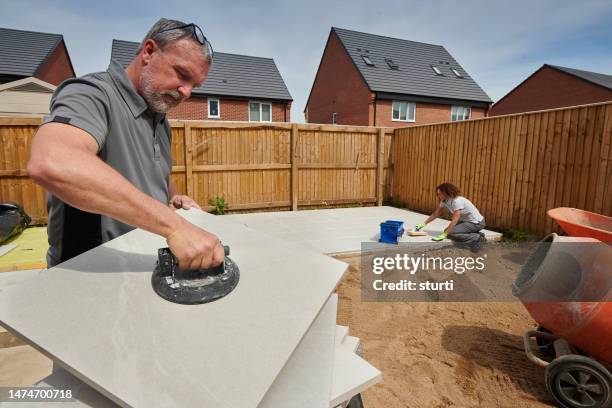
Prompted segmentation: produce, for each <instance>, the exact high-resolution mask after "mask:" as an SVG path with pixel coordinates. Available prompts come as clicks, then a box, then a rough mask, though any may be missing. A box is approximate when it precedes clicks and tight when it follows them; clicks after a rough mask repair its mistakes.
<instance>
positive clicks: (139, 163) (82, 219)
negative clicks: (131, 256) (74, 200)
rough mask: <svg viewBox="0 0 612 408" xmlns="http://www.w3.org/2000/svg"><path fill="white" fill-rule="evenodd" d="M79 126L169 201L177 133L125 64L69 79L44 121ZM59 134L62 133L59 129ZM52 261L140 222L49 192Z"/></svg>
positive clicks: (136, 179) (150, 191) (146, 188)
mask: <svg viewBox="0 0 612 408" xmlns="http://www.w3.org/2000/svg"><path fill="white" fill-rule="evenodd" d="M49 122H56V123H64V124H67V125H71V126H75V127H78V128H80V129H82V130H84V131H85V132H87V133H88V134H89V135H91V137H93V138H94V139H95V140H96V142H97V143H98V157H99V158H100V159H102V160H103V161H104V162H106V164H108V165H109V166H111V167H112V168H114V169H115V170H117V171H118V172H119V173H120V174H121V175H123V177H125V178H126V179H127V180H129V181H130V182H131V183H132V184H133V185H134V186H136V187H137V188H138V189H139V190H140V191H142V192H143V193H145V194H147V195H149V196H150V197H153V198H154V199H156V200H159V201H160V202H162V203H164V204H167V203H168V179H169V176H170V171H171V168H172V149H171V143H172V133H171V129H170V125H169V123H168V120H167V119H166V115H165V114H161V113H155V112H153V111H151V109H149V106H148V104H147V102H146V101H145V100H144V99H143V98H142V97H141V96H140V95H139V94H138V92H137V91H136V89H134V87H133V85H132V82H131V81H130V79H129V78H128V76H127V74H126V72H125V70H124V69H123V67H122V66H121V65H120V64H119V63H118V62H116V61H112V62H111V64H110V66H109V68H108V71H106V72H99V73H95V74H89V75H85V76H82V77H80V78H74V79H70V80H67V81H65V82H63V83H62V84H61V85H60V86H59V87H58V88H57V89H56V91H55V93H54V95H53V98H52V100H51V113H50V115H49V116H47V117H45V119H44V121H43V123H49ZM56 137H58V138H59V137H62V136H61V134H58V135H57V136H56ZM47 210H48V213H49V222H48V226H47V231H48V236H49V251H48V252H47V264H48V266H49V267H52V266H54V265H57V264H58V263H60V262H63V261H65V260H68V259H70V258H72V257H74V256H77V255H79V254H81V253H83V252H85V251H87V250H89V249H91V248H94V247H96V246H98V245H100V244H102V243H104V242H106V241H109V240H111V239H113V238H116V237H118V236H119V235H122V234H125V233H126V232H129V231H130V230H132V229H133V228H134V227H132V226H130V225H127V224H124V223H122V222H120V221H117V220H115V219H113V218H110V217H106V216H103V215H99V214H93V213H88V212H85V211H82V210H79V209H77V208H74V207H72V206H70V205H68V204H66V203H64V202H63V201H61V200H60V199H59V198H57V197H55V196H53V195H51V194H47Z"/></svg>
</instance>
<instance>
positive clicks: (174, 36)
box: [137, 18, 212, 64]
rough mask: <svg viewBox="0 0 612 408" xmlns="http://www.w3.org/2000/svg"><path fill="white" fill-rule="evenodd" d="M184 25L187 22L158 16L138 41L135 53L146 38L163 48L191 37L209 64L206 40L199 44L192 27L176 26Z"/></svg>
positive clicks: (209, 48) (209, 52)
mask: <svg viewBox="0 0 612 408" xmlns="http://www.w3.org/2000/svg"><path fill="white" fill-rule="evenodd" d="M185 25H187V24H186V23H184V22H182V21H178V20H169V19H167V18H160V19H159V20H158V21H157V23H155V24H154V25H153V27H151V29H150V30H149V32H148V33H147V35H146V36H145V38H144V39H143V40H142V42H141V43H140V47H138V51H137V54H139V53H140V51H142V49H143V47H144V43H145V42H146V41H147V40H153V41H155V42H156V43H157V45H158V46H159V48H160V49H162V50H163V49H164V48H165V47H166V46H167V45H169V44H170V43H173V42H175V41H178V40H182V39H183V38H191V39H192V40H193V41H195V42H196V43H197V44H198V45H200V49H201V50H202V56H203V57H204V58H205V59H206V61H207V62H208V63H209V64H210V63H212V52H211V51H212V48H211V47H210V44H209V43H208V41H206V44H204V45H202V44H200V43H199V42H198V40H197V39H196V38H195V37H194V34H193V28H192V27H185V28H178V27H182V26H185Z"/></svg>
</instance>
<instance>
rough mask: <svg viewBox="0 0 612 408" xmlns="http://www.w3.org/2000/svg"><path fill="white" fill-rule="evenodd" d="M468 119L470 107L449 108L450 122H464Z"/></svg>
mask: <svg viewBox="0 0 612 408" xmlns="http://www.w3.org/2000/svg"><path fill="white" fill-rule="evenodd" d="M469 118H470V107H469V106H453V107H452V108H451V120H452V121H453V122H455V121H457V120H466V119H469Z"/></svg>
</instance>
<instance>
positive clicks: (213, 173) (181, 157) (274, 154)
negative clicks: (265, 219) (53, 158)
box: [0, 118, 393, 222]
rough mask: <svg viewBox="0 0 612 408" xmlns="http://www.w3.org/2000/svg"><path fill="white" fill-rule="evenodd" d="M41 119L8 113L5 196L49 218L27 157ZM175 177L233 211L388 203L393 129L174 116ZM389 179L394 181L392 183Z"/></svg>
mask: <svg viewBox="0 0 612 408" xmlns="http://www.w3.org/2000/svg"><path fill="white" fill-rule="evenodd" d="M39 124H40V119H37V118H35V119H33V118H28V119H1V118H0V201H17V202H19V203H22V204H23V205H24V206H25V208H26V211H27V212H28V213H29V214H31V215H32V217H33V218H34V220H35V221H36V222H45V220H46V209H45V196H44V192H43V190H42V189H41V188H40V187H38V186H37V185H35V184H34V183H33V182H32V180H31V179H29V178H28V177H27V173H26V170H25V169H26V164H27V158H28V152H29V150H30V146H31V142H32V138H33V135H34V132H35V131H36V128H37V126H38V125H39ZM171 127H172V135H173V141H172V153H173V167H172V180H173V181H174V183H175V184H176V186H177V188H178V189H179V191H181V192H182V193H184V194H188V195H189V196H191V197H193V198H194V199H195V200H196V201H197V202H198V203H199V204H200V205H201V206H202V207H204V208H211V207H210V206H209V201H210V199H212V198H214V197H222V198H224V199H225V200H226V201H227V202H228V204H229V210H230V211H236V210H255V209H266V208H270V209H293V210H296V209H298V208H304V207H310V208H312V207H325V206H338V205H346V204H358V205H365V204H379V205H380V204H381V203H382V201H383V197H384V195H385V191H387V192H388V191H389V187H390V176H391V171H390V168H389V165H388V163H389V160H390V158H389V157H390V156H389V155H390V148H391V138H392V135H393V130H392V129H390V128H372V127H347V126H320V125H302V124H300V125H298V124H252V123H229V122H196V121H171ZM385 186H386V187H385Z"/></svg>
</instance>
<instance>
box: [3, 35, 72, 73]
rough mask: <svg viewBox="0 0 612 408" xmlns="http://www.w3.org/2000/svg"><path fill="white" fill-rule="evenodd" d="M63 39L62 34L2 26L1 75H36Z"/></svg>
mask: <svg viewBox="0 0 612 408" xmlns="http://www.w3.org/2000/svg"><path fill="white" fill-rule="evenodd" d="M62 41H63V36H62V35H61V34H49V33H38V32H34V31H23V30H13V29H9V28H0V75H4V76H17V77H30V76H34V75H35V74H36V73H37V72H38V70H39V69H40V67H41V66H42V65H43V64H44V62H45V61H46V60H47V57H48V56H49V55H50V54H51V53H52V52H53V51H54V50H55V49H56V48H57V46H58V45H60V43H61V42H62Z"/></svg>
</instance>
